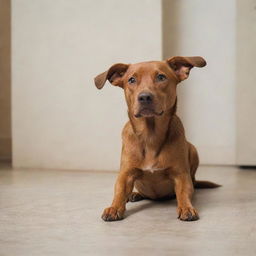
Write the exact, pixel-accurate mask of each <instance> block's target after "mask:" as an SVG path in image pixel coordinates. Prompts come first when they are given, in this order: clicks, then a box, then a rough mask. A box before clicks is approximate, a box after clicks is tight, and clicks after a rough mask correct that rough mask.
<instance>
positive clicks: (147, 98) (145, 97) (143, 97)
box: [138, 92, 153, 104]
mask: <svg viewBox="0 0 256 256" xmlns="http://www.w3.org/2000/svg"><path fill="white" fill-rule="evenodd" d="M138 101H139V102H140V103H142V104H149V103H152V101H153V95H152V94H151V93H149V92H142V93H140V94H139V96H138Z"/></svg>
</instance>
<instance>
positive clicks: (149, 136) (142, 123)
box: [128, 100, 177, 154]
mask: <svg viewBox="0 0 256 256" xmlns="http://www.w3.org/2000/svg"><path fill="white" fill-rule="evenodd" d="M176 106H177V100H176V102H175V104H174V106H173V107H172V108H171V109H170V110H168V111H165V112H164V113H163V115H161V116H155V117H141V118H136V117H135V116H134V115H132V114H131V113H130V112H128V116H129V119H130V122H131V125H132V128H133V131H134V133H135V134H136V136H137V137H138V139H139V141H140V143H141V145H142V147H143V149H145V150H146V151H148V152H149V151H151V150H153V151H154V152H155V153H154V154H158V153H159V152H160V151H161V148H162V147H163V145H164V142H165V141H166V137H167V136H169V134H170V132H169V128H170V123H171V121H172V117H173V115H174V114H175V113H176Z"/></svg>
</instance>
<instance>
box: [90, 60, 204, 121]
mask: <svg viewBox="0 0 256 256" xmlns="http://www.w3.org/2000/svg"><path fill="white" fill-rule="evenodd" d="M205 65H206V62H205V60H204V59H203V58H202V57H180V56H176V57H172V58H170V59H167V60H166V61H150V62H142V63H136V64H122V63H117V64H114V65H113V66H111V67H110V68H109V69H108V70H107V71H105V72H104V73H101V74H100V75H98V76H96V77H95V80H94V81H95V85H96V87H97V88H98V89H101V88H102V87H103V86H104V84H105V82H106V81H107V80H109V82H110V83H111V84H112V85H115V86H119V87H121V88H123V89H124V92H125V98H126V101H127V105H128V109H129V113H130V114H132V115H134V116H135V117H136V118H139V117H143V116H144V117H151V116H160V115H162V114H163V113H164V112H166V111H168V110H170V109H171V108H172V107H173V106H174V104H175V100H176V87H177V84H178V83H179V82H181V81H183V80H185V79H187V78H188V76H189V72H190V70H191V69H192V68H193V67H204V66H205Z"/></svg>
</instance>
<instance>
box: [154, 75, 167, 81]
mask: <svg viewBox="0 0 256 256" xmlns="http://www.w3.org/2000/svg"><path fill="white" fill-rule="evenodd" d="M156 79H157V81H164V80H166V79H167V78H166V76H165V75H163V74H158V75H157V76H156Z"/></svg>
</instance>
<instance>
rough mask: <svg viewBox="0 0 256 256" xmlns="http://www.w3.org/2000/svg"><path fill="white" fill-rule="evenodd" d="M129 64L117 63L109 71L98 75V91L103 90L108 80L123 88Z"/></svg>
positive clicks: (96, 78) (96, 81)
mask: <svg viewBox="0 0 256 256" xmlns="http://www.w3.org/2000/svg"><path fill="white" fill-rule="evenodd" d="M128 67H129V65H128V64H123V63H117V64H114V65H113V66H111V67H110V68H109V69H108V70H107V71H105V72H103V73H101V74H99V75H97V76H96V77H95V78H94V83H95V85H96V87H97V88H98V89H101V88H102V87H103V86H104V84H105V83H106V81H107V80H109V82H110V83H111V84H113V85H115V86H119V87H123V79H122V77H123V75H124V74H125V72H126V70H127V69H128Z"/></svg>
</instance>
